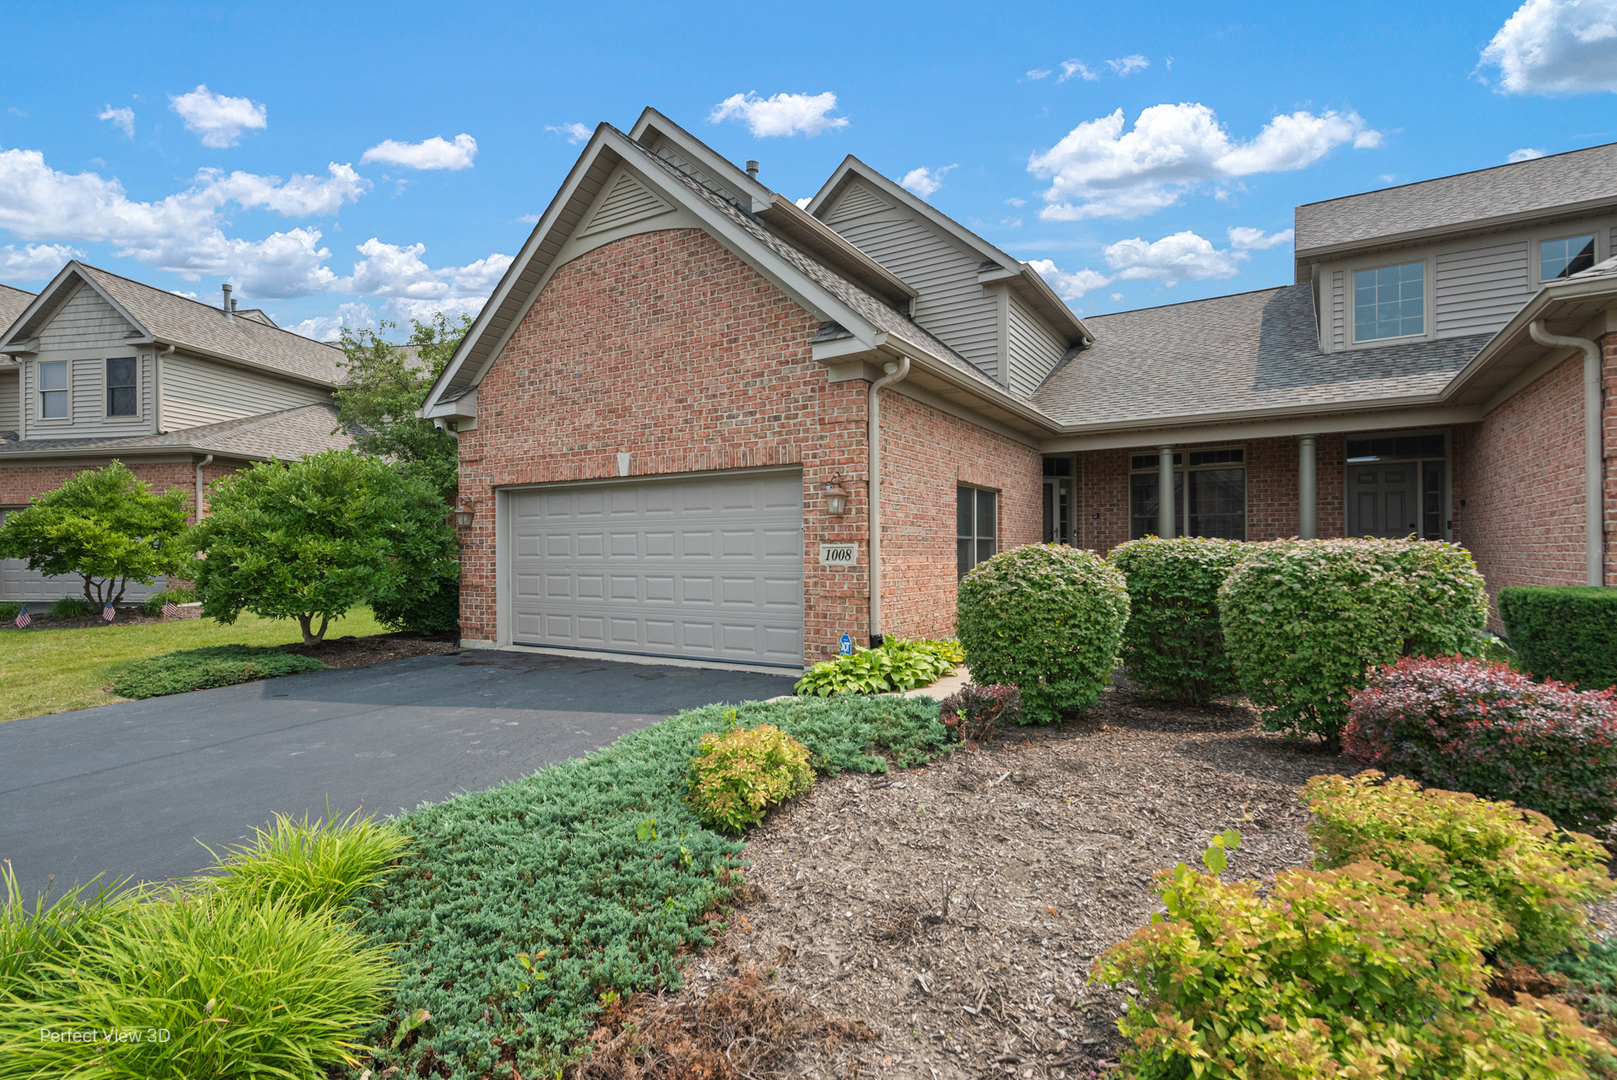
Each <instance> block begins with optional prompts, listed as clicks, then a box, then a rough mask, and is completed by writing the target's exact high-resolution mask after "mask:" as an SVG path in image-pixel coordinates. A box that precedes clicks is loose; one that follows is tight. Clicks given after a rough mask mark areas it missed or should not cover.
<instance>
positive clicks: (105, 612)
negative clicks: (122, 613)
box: [101, 604, 118, 622]
mask: <svg viewBox="0 0 1617 1080" xmlns="http://www.w3.org/2000/svg"><path fill="white" fill-rule="evenodd" d="M117 614H118V613H117V612H116V611H113V610H112V605H111V604H103V605H101V617H102V618H103V619H105V620H107V621H108V622H111V621H112V620H113V618H114V616H116V615H117Z"/></svg>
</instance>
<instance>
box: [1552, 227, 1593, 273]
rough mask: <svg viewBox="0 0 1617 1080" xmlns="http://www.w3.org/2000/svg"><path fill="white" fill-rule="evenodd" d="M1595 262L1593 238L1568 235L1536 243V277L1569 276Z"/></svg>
mask: <svg viewBox="0 0 1617 1080" xmlns="http://www.w3.org/2000/svg"><path fill="white" fill-rule="evenodd" d="M1594 264H1595V238H1594V237H1593V236H1568V237H1566V238H1565V239H1563V240H1546V241H1544V242H1543V243H1542V244H1540V245H1538V278H1539V280H1540V281H1554V280H1555V279H1556V278H1564V277H1571V276H1572V275H1573V274H1576V273H1578V272H1579V271H1582V270H1587V269H1589V267H1591V266H1593V265H1594Z"/></svg>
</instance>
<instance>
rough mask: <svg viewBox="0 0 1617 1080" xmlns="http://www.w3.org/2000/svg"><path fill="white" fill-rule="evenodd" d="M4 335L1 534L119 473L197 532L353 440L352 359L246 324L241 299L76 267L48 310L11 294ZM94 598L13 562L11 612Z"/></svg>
mask: <svg viewBox="0 0 1617 1080" xmlns="http://www.w3.org/2000/svg"><path fill="white" fill-rule="evenodd" d="M0 325H3V326H8V327H9V330H7V331H6V333H5V335H4V337H0V357H3V358H4V359H3V360H0V520H3V519H4V515H5V514H6V512H7V511H9V510H14V509H18V508H20V507H23V506H26V505H28V503H29V502H31V501H32V500H33V499H34V498H35V497H36V496H38V495H41V494H43V493H45V492H48V491H51V490H54V489H55V488H57V487H59V486H60V485H61V483H62V481H64V480H65V479H67V478H68V477H69V476H72V475H73V474H74V473H76V472H79V471H81V470H84V469H95V468H101V467H103V466H105V465H107V464H108V463H110V462H111V461H113V460H114V459H117V460H119V461H122V462H123V463H124V464H125V465H128V466H129V467H130V469H131V470H132V471H133V472H134V473H135V475H136V476H138V477H139V478H140V479H141V480H144V481H145V482H146V483H148V484H150V485H152V487H153V488H154V489H155V490H158V491H169V490H172V489H175V488H179V489H181V490H183V491H185V493H186V494H187V496H188V497H189V500H190V501H191V503H192V507H193V509H192V518H193V520H194V519H195V517H196V515H197V513H198V512H201V511H203V510H205V505H206V503H205V489H206V487H207V485H208V484H211V483H212V482H213V481H214V480H217V479H218V478H219V477H221V476H223V475H225V474H226V473H230V472H234V471H235V470H236V469H239V468H241V467H243V466H244V465H247V464H250V463H252V462H255V461H263V460H267V459H269V458H280V459H282V460H289V459H294V458H299V457H303V456H305V455H307V454H310V453H315V452H318V451H320V450H324V449H327V448H331V447H342V446H347V445H349V444H350V442H351V441H352V440H350V439H349V438H348V436H347V435H344V434H342V433H340V432H336V428H337V419H336V408H335V406H334V405H333V404H332V399H331V393H332V390H333V388H334V387H335V386H336V385H337V382H338V377H339V372H340V368H339V363H340V361H341V360H342V358H343V354H342V351H341V350H340V349H338V348H335V347H333V346H331V345H326V344H322V343H321V342H318V341H312V340H310V339H309V338H305V337H302V336H300V335H298V334H294V333H291V332H290V331H287V330H282V329H281V328H279V327H277V326H276V325H275V324H274V322H273V321H271V320H270V318H269V316H267V315H265V314H264V313H263V312H262V311H257V310H237V309H236V307H235V303H234V301H233V300H231V298H230V286H228V285H227V286H225V291H224V294H223V297H222V302H221V306H220V307H217V308H216V307H211V306H209V305H207V304H201V303H198V302H197V301H195V300H188V299H186V298H185V297H182V296H176V295H174V294H173V293H169V292H165V291H163V290H161V289H155V288H152V287H151V286H149V285H143V284H141V283H139V282H136V281H131V280H129V279H128V278H123V277H119V276H118V275H116V274H111V273H108V272H107V271H105V270H100V269H97V268H96V267H93V266H87V265H85V264H83V263H80V262H76V261H75V262H70V263H68V265H67V266H66V267H64V268H63V269H62V271H61V273H59V274H58V275H57V276H56V277H55V278H54V279H53V280H52V281H51V283H50V284H49V285H47V286H46V287H45V289H44V290H43V291H41V292H40V293H39V295H38V296H34V295H32V294H30V293H25V292H21V291H20V290H16V289H3V288H0ZM81 584H82V583H81V582H80V581H79V579H78V578H77V577H58V578H50V577H45V576H44V575H42V574H39V573H36V572H34V571H31V570H29V569H28V566H27V563H26V562H24V561H23V560H21V559H0V600H5V601H32V600H41V601H48V600H53V599H57V598H59V597H63V596H76V595H78V594H79V592H80V589H81ZM164 586H165V583H164V582H163V581H161V580H159V581H157V582H156V583H155V584H153V585H151V586H139V585H135V584H131V585H130V587H129V590H128V591H127V592H126V593H125V594H124V595H125V598H126V599H136V600H138V599H141V598H143V597H145V596H147V595H149V594H150V593H151V592H153V591H156V590H159V589H162V588H163V587H164Z"/></svg>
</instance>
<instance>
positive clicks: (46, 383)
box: [39, 360, 68, 420]
mask: <svg viewBox="0 0 1617 1080" xmlns="http://www.w3.org/2000/svg"><path fill="white" fill-rule="evenodd" d="M39 418H40V419H41V420H66V419H67V418H68V400H67V361H66V360H51V361H48V362H45V363H41V364H40V365H39Z"/></svg>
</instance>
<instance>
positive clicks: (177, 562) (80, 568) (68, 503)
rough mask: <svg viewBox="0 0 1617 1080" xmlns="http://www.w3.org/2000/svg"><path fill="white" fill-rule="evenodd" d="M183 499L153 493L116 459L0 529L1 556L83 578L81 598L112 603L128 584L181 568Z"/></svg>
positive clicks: (44, 497) (178, 493) (77, 476)
mask: <svg viewBox="0 0 1617 1080" xmlns="http://www.w3.org/2000/svg"><path fill="white" fill-rule="evenodd" d="M188 502H189V500H188V499H187V498H186V492H185V491H184V489H180V490H176V491H168V492H164V493H163V494H162V495H154V494H152V491H151V487H150V486H149V485H148V484H146V483H144V482H142V481H141V480H139V479H138V478H136V476H135V474H134V473H132V472H130V471H129V469H128V468H127V467H126V466H125V465H124V464H123V463H122V462H120V461H114V462H113V463H112V464H111V465H108V466H107V467H106V468H104V469H87V470H85V471H84V472H81V473H77V474H75V475H74V476H72V477H69V478H68V480H67V482H66V483H64V484H63V485H62V486H61V487H59V488H57V489H56V490H55V491H51V492H47V493H46V494H44V495H41V496H40V497H39V498H37V499H35V500H34V503H33V505H32V506H29V507H28V508H26V509H24V510H19V511H18V512H17V513H15V514H12V515H11V516H10V517H8V518H7V519H6V523H5V524H4V525H3V526H0V558H12V559H27V560H28V569H30V570H38V571H41V572H43V573H46V574H50V575H52V576H53V577H54V576H60V575H64V574H78V575H79V576H80V577H82V578H83V579H84V598H85V599H86V600H88V601H90V602H91V603H93V604H96V605H97V606H100V605H103V604H117V603H119V602H121V601H122V600H123V598H124V590H125V589H126V588H127V587H128V585H129V583H130V582H131V581H138V582H140V583H141V584H142V585H150V584H151V583H152V582H154V581H156V580H157V578H158V577H159V576H160V575H163V574H172V573H175V572H176V571H179V570H181V569H183V568H184V567H185V565H186V562H187V559H188V557H189V553H190V549H189V548H187V547H185V546H184V544H183V543H181V537H183V536H184V534H185V518H186V508H187V504H188Z"/></svg>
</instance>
